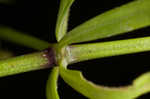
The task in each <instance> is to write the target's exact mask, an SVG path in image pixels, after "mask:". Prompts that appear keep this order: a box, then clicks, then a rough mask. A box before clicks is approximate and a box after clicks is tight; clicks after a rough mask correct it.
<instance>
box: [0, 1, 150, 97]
mask: <svg viewBox="0 0 150 99" xmlns="http://www.w3.org/2000/svg"><path fill="white" fill-rule="evenodd" d="M75 1H76V2H75V3H74V4H73V6H72V8H71V11H70V21H69V30H71V29H73V28H74V27H76V26H77V25H79V24H81V23H83V22H85V21H86V20H88V19H90V18H92V17H94V16H96V15H98V14H100V13H103V12H105V11H107V10H109V9H112V8H114V7H116V6H120V5H122V4H125V3H127V2H129V1H132V0H75ZM58 7H59V0H17V1H16V3H15V4H13V5H6V4H0V25H5V26H8V27H13V28H15V29H17V30H20V31H23V32H25V33H27V34H30V35H32V36H35V37H37V38H40V39H42V40H46V41H48V42H51V43H52V42H56V39H55V36H54V31H55V22H56V17H57V12H58ZM149 33H150V28H149V27H147V28H144V29H139V30H136V31H133V32H130V33H127V34H123V35H119V36H115V37H112V38H107V39H102V40H97V41H99V42H103V41H113V40H120V39H128V38H137V37H144V36H149V35H150V34H149ZM10 36H11V34H10ZM0 42H1V47H2V48H3V49H6V50H11V51H13V52H14V53H15V55H17V56H18V55H22V54H26V53H32V52H34V51H36V50H33V49H30V48H27V47H23V46H19V45H17V44H14V43H11V42H7V41H4V40H0ZM94 42H95V41H94ZM149 57H150V52H142V53H137V54H129V55H121V56H115V57H109V58H103V59H96V60H90V61H86V62H81V63H76V64H72V65H71V66H69V68H71V69H78V70H81V71H82V72H83V75H84V76H85V77H86V78H87V79H88V80H91V81H93V82H94V83H96V84H101V85H106V86H123V85H129V84H131V82H132V80H133V79H134V78H135V77H137V76H139V75H140V74H142V73H144V72H147V71H150V62H149ZM50 71H51V69H46V70H39V71H33V72H28V73H22V74H18V75H14V76H9V77H3V78H0V98H1V97H3V98H1V99H10V98H14V99H45V98H46V97H45V85H46V80H47V78H48V75H49V73H50ZM58 87H59V88H58V89H59V95H60V98H61V99H86V98H85V97H83V96H82V95H80V94H79V93H77V92H76V91H74V90H73V89H72V88H71V87H69V86H68V85H67V84H66V83H64V81H63V80H62V79H61V78H59V82H58ZM148 97H149V98H150V94H146V95H143V96H141V97H140V98H138V99H143V98H144V99H149V98H148Z"/></svg>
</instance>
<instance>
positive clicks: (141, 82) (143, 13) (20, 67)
mask: <svg viewBox="0 0 150 99" xmlns="http://www.w3.org/2000/svg"><path fill="white" fill-rule="evenodd" d="M73 2H74V0H61V3H60V9H59V13H58V19H57V24H56V39H57V41H58V43H55V44H49V43H48V42H45V41H42V40H39V39H37V38H35V37H31V36H29V35H25V34H22V33H20V32H18V31H16V30H13V29H11V28H6V27H0V38H1V39H6V40H9V41H12V42H15V43H18V44H21V45H25V46H28V47H31V48H34V49H37V50H41V51H40V52H36V53H31V54H28V55H23V56H19V57H15V58H9V59H6V60H1V61H0V76H1V77H3V76H7V75H13V74H17V73H21V72H27V71H32V70H37V69H43V68H50V67H52V68H53V69H52V72H51V74H50V76H49V80H48V82H47V98H48V99H59V95H58V93H57V79H58V76H59V75H60V76H61V77H62V78H63V79H64V81H65V82H66V83H67V84H69V85H70V86H71V87H72V88H74V89H75V90H77V91H78V92H80V93H81V94H83V95H84V96H86V97H88V98H91V99H133V98H136V97H138V96H140V95H142V94H145V93H147V92H149V91H150V88H149V87H150V84H149V82H150V73H149V72H148V73H145V74H143V75H141V76H140V77H138V78H136V79H135V80H134V81H133V84H132V85H130V86H125V87H119V88H115V87H105V86H99V85H95V84H93V83H92V82H90V81H87V80H86V79H85V78H84V77H83V76H82V74H81V72H80V71H77V70H70V69H67V66H68V65H69V64H73V63H76V62H80V61H85V60H90V59H96V58H103V57H109V56H115V55H122V54H129V53H136V52H143V51H149V50H150V47H149V45H150V43H149V42H150V37H142V38H136V39H129V40H119V41H111V42H101V43H88V44H74V43H81V42H86V41H92V40H96V39H102V38H106V37H110V36H114V35H119V34H122V33H126V32H129V31H133V30H135V29H139V28H143V27H146V26H149V25H150V12H149V10H150V6H149V5H150V1H149V0H136V1H132V2H131V3H128V4H126V5H123V6H121V7H118V8H115V9H113V10H110V11H108V12H106V13H104V14H101V15H98V16H96V17H95V18H92V19H90V20H89V21H87V22H85V23H83V24H81V25H79V26H77V27H76V28H74V29H73V30H71V31H69V32H68V33H67V23H68V16H69V9H70V7H71V5H72V3H73ZM10 33H13V35H12V36H11V37H10V36H9V34H10ZM22 38H24V39H22ZM31 42H32V43H31ZM71 44H73V45H71Z"/></svg>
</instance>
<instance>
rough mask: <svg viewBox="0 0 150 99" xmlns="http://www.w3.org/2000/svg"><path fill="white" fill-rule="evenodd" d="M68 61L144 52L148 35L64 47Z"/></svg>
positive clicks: (147, 42) (149, 47) (148, 48)
mask: <svg viewBox="0 0 150 99" xmlns="http://www.w3.org/2000/svg"><path fill="white" fill-rule="evenodd" d="M66 50H67V52H68V53H69V54H68V57H67V60H68V62H69V63H76V62H79V61H84V60H90V59H96V58H103V57H108V56H116V55H123V54H129V53H137V52H144V51H149V50H150V37H143V38H136V39H128V40H119V41H111V42H102V43H89V44H79V45H71V46H69V47H67V48H66Z"/></svg>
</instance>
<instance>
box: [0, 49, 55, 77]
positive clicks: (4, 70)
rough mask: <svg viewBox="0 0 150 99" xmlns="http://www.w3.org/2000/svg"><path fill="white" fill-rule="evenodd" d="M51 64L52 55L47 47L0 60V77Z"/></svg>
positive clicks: (53, 63)
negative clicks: (35, 51) (39, 50)
mask: <svg viewBox="0 0 150 99" xmlns="http://www.w3.org/2000/svg"><path fill="white" fill-rule="evenodd" d="M50 55H51V56H50ZM53 66H55V61H54V56H53V54H52V50H50V49H48V50H44V51H41V52H37V53H32V54H27V55H22V56H18V57H14V58H10V59H6V60H2V61H0V77H2V76H8V75H13V74H18V73H22V72H27V71H33V70H38V69H44V68H49V67H53Z"/></svg>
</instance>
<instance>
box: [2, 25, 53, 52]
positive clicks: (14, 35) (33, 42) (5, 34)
mask: <svg viewBox="0 0 150 99" xmlns="http://www.w3.org/2000/svg"><path fill="white" fill-rule="evenodd" d="M0 38H1V39H4V40H8V41H11V42H14V43H17V44H20V45H24V46H27V47H30V48H34V49H37V50H43V49H45V48H48V47H49V46H50V44H49V43H48V42H45V41H42V40H40V39H37V38H35V37H32V36H30V35H27V34H23V33H21V32H19V31H16V30H14V29H11V28H6V27H0Z"/></svg>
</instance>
